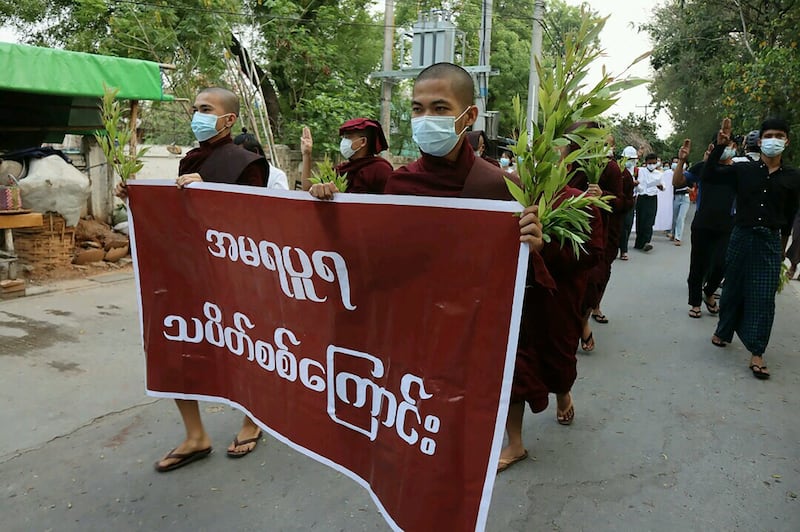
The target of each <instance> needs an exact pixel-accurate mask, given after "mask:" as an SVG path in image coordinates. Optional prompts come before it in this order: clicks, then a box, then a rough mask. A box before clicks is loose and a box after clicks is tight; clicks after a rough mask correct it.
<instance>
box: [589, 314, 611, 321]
mask: <svg viewBox="0 0 800 532" xmlns="http://www.w3.org/2000/svg"><path fill="white" fill-rule="evenodd" d="M592 318H594V321H596V322H597V323H608V318H606V315H605V314H592Z"/></svg>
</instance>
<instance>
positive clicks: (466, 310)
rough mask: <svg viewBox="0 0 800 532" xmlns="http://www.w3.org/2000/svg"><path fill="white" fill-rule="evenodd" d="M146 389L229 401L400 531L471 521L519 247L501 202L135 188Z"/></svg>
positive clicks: (486, 494) (507, 341)
mask: <svg viewBox="0 0 800 532" xmlns="http://www.w3.org/2000/svg"><path fill="white" fill-rule="evenodd" d="M129 194H130V200H129V209H130V213H131V220H132V222H133V223H132V229H133V230H132V234H131V236H132V241H133V244H134V246H133V247H134V259H135V264H136V276H137V282H138V286H139V291H140V315H141V321H142V335H143V339H144V350H145V353H146V358H147V392H148V394H150V395H153V396H158V397H174V398H185V399H201V400H208V401H221V402H226V403H229V404H232V405H234V406H236V407H237V408H240V409H242V410H243V411H245V412H247V413H248V414H250V415H251V416H252V417H253V418H254V419H256V422H257V423H258V424H259V425H260V426H261V427H262V428H263V429H265V430H266V431H267V432H269V433H270V434H272V435H273V436H275V437H276V438H278V439H279V440H281V441H283V442H285V443H287V444H288V445H291V446H292V447H294V448H295V449H297V450H299V451H300V452H302V453H304V454H306V455H308V456H310V457H312V458H314V459H316V460H319V461H321V462H323V463H325V464H327V465H329V466H331V467H334V468H335V469H337V470H339V471H341V472H343V473H345V474H347V475H348V476H350V477H351V478H353V479H354V480H356V481H357V482H359V483H360V484H362V485H363V486H364V487H365V488H367V489H368V490H369V491H370V493H371V495H372V498H373V499H374V500H375V502H376V503H377V505H378V507H379V508H380V511H381V512H382V514H383V515H384V517H385V518H386V520H387V522H388V523H389V524H390V525H391V527H392V528H393V529H395V530H402V529H404V530H414V531H415V530H453V531H458V530H473V529H479V530H480V529H483V527H484V524H485V521H486V516H487V513H488V507H489V501H490V499H491V491H492V486H493V484H494V478H495V471H496V464H497V460H498V456H499V453H500V447H501V444H502V437H503V428H504V423H505V414H506V411H507V409H508V398H509V393H510V386H511V378H512V374H513V365H514V358H515V351H516V344H517V335H518V325H519V320H520V314H521V307H522V295H523V290H524V283H525V272H526V264H527V250H526V249H525V247H524V246H520V244H519V226H518V223H517V221H518V219H517V218H516V217H514V216H513V215H512V214H511V213H513V212H515V211H518V210H519V205H518V204H516V203H510V202H494V201H482V200H458V199H437V198H414V197H399V196H366V195H355V194H353V195H350V194H340V195H338V196H337V200H335V201H333V202H322V201H315V200H313V199H311V198H310V196H309V195H308V194H307V193H301V192H277V191H271V190H266V189H256V188H250V187H236V186H226V185H215V184H206V183H202V184H196V185H192V186H190V187H189V188H188V189H185V190H179V189H177V188H176V187H175V185H174V183H166V182H152V181H149V182H139V183H133V182H131V184H130V186H129Z"/></svg>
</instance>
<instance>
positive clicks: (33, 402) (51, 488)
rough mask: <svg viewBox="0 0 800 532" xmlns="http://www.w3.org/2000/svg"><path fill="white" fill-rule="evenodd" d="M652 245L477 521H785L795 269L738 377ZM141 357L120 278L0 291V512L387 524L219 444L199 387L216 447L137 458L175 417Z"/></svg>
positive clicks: (270, 447) (362, 506) (295, 460)
mask: <svg viewBox="0 0 800 532" xmlns="http://www.w3.org/2000/svg"><path fill="white" fill-rule="evenodd" d="M655 244H656V249H655V250H654V251H653V252H652V253H650V254H649V255H643V254H640V253H636V252H634V253H632V254H631V260H630V261H629V262H627V263H624V262H619V261H618V262H616V263H615V265H614V276H613V279H612V283H611V287H610V291H609V295H608V297H607V301H606V302H605V304H604V310H605V312H606V314H607V315H608V317H609V318H610V320H611V323H609V324H608V325H605V326H602V325H597V326H596V332H595V336H596V337H597V342H598V347H597V349H596V350H595V351H594V352H593V353H592V354H591V355H582V356H581V357H580V362H579V380H578V382H577V384H576V386H575V390H574V396H575V402H576V412H577V416H576V421H575V424H574V425H573V426H571V427H562V426H559V425H558V424H556V422H555V419H554V418H555V412H554V406H553V405H551V407H550V409H548V410H547V411H546V412H544V413H542V414H540V415H538V416H532V415H527V416H526V419H525V427H524V430H525V438H526V440H527V445H528V447H529V449H530V451H531V456H532V460H529V461H526V462H525V463H522V464H520V465H517V466H515V467H514V468H512V469H510V470H509V471H508V472H506V473H504V474H503V475H501V476H500V477H499V478H498V480H497V486H496V488H495V492H494V497H493V501H492V507H491V512H490V517H489V524H488V529H489V530H491V531H540V530H542V531H546V530H564V531H575V530H591V531H618V530H632V531H645V530H654V531H673V530H703V529H705V530H726V531H728V530H743V531H754V530H781V531H784V530H785V531H796V530H800V500H798V495H800V416H799V415H798V412H800V395H798V391H800V386H798V384H800V357H799V356H798V348H797V346H798V344H800V333H799V332H798V326H797V325H798V319H797V317H798V315H800V282H793V283H792V286H791V288H790V289H789V290H788V291H787V292H786V293H784V294H782V295H781V296H779V298H778V317H777V320H776V323H775V328H774V330H773V340H772V342H771V344H770V350H769V352H768V354H767V361H768V363H769V366H770V369H771V371H772V373H773V377H772V379H771V380H769V381H766V382H762V381H757V380H755V379H754V378H753V377H752V376H751V374H750V372H749V371H748V370H747V361H748V357H747V353H746V352H745V351H744V350H743V348H742V347H741V344H739V343H737V342H735V343H734V344H733V345H731V346H729V347H728V348H726V349H719V348H715V347H714V346H712V345H711V343H710V342H709V337H710V335H711V332H712V330H713V326H714V323H715V318H713V317H711V316H709V315H707V314H704V315H703V318H702V319H700V320H691V319H689V318H688V316H687V315H686V310H687V306H686V304H685V300H686V294H685V277H686V270H687V263H688V253H689V246H688V245H687V246H683V247H680V248H677V247H674V246H671V245H669V243H668V242H666V240H665V239H664V238H663V237H657V238H656V240H655ZM143 370H144V367H143V357H142V355H141V346H140V341H139V338H138V318H137V314H136V298H135V293H134V284H133V282H132V281H131V280H130V279H127V280H125V279H123V280H120V279H119V276H117V277H113V276H112V277H107V276H106V277H101V278H98V279H96V280H95V281H90V282H86V283H80V284H73V285H70V287H69V289H67V290H58V291H55V292H51V293H48V294H43V295H39V296H35V297H28V298H24V299H20V300H14V301H7V302H2V303H0V399H2V405H3V409H2V410H1V411H0V423H2V427H3V430H2V431H0V485H1V486H2V490H3V491H2V494H0V529H2V530H3V531H9V532H11V531H29V530H35V531H39V530H58V531H62V530H64V531H73V530H74V531H94V530H97V531H101V530H102V531H106V530H111V529H114V530H120V531H127V530H166V529H169V530H177V531H183V530H192V531H200V530H207V531H216V530H235V531H239V530H267V531H301V530H302V531H307V530H320V531H336V530H343V531H359V530H379V531H382V530H387V526H386V525H385V524H384V522H383V520H382V518H381V517H380V515H379V514H378V512H377V510H376V509H375V505H374V504H373V503H372V501H371V499H370V498H369V496H368V495H367V494H366V492H365V491H364V490H363V489H361V488H360V487H359V486H357V485H356V484H355V483H354V482H352V481H351V480H349V479H347V478H346V477H343V476H342V475H340V474H338V473H335V472H333V471H332V470H330V469H328V468H326V467H325V466H322V465H320V464H317V463H316V462H314V461H312V460H311V459H309V458H306V457H304V456H302V455H300V454H298V453H296V452H294V451H292V450H290V449H289V448H287V447H286V446H284V445H282V444H280V443H278V442H276V441H274V440H268V439H267V440H264V441H262V443H261V445H259V447H258V449H257V450H256V452H254V453H253V454H252V455H250V456H248V457H246V458H244V459H242V460H229V459H227V458H226V457H225V455H224V453H223V452H221V451H222V450H223V449H224V447H225V445H227V443H228V441H229V440H230V439H231V437H232V435H233V434H234V432H235V431H236V429H237V427H238V425H239V423H240V415H239V414H238V412H236V411H234V410H233V409H231V408H229V407H220V406H218V405H214V404H210V403H205V404H204V405H203V407H204V409H205V412H204V418H205V420H206V422H207V425H208V429H209V432H210V433H211V435H212V438H213V439H214V441H215V445H216V449H217V450H218V452H216V453H215V454H213V455H212V456H211V458H210V459H208V460H205V461H203V462H201V463H199V464H196V465H193V466H191V467H188V468H186V469H181V470H178V471H175V472H172V473H170V474H168V475H159V474H157V473H155V472H154V471H153V469H152V463H153V461H155V460H156V459H157V458H158V457H159V456H160V455H161V454H163V453H164V452H165V451H167V450H169V449H170V448H171V447H172V446H173V445H174V444H177V443H178V441H179V440H180V439H181V436H182V434H181V426H180V423H179V419H178V415H177V412H176V411H175V410H174V406H173V405H172V402H171V401H167V400H162V401H158V400H153V399H151V398H148V397H146V396H145V395H144V391H143Z"/></svg>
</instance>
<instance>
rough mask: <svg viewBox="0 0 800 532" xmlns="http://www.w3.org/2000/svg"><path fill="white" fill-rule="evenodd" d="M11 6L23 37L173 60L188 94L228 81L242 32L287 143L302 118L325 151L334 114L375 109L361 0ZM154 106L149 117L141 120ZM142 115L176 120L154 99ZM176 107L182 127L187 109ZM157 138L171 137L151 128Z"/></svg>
mask: <svg viewBox="0 0 800 532" xmlns="http://www.w3.org/2000/svg"><path fill="white" fill-rule="evenodd" d="M16 4H17V3H16V2H10V1H9V0H0V22H5V23H12V24H14V25H15V26H16V27H17V28H19V29H20V30H22V33H23V34H25V35H27V36H28V37H27V39H26V40H27V42H28V43H30V44H37V45H45V46H55V47H61V48H67V49H71V50H78V51H84V52H92V53H103V54H109V55H116V56H120V57H131V58H136V59H148V60H152V61H157V62H160V63H170V64H174V65H175V66H176V67H177V68H176V70H174V71H172V72H170V73H168V75H167V81H168V83H169V85H170V89H171V91H172V92H173V94H175V95H176V96H178V97H181V98H189V99H191V98H193V97H194V94H195V93H196V92H197V90H198V88H200V87H203V86H209V85H223V86H230V85H231V84H232V80H231V79H230V76H229V75H228V74H227V73H226V68H227V66H228V65H227V63H226V56H227V57H232V56H233V57H235V56H236V55H237V53H238V52H239V51H240V50H239V49H238V48H237V45H238V41H236V39H235V36H236V35H237V34H239V33H250V34H251V35H252V37H253V39H252V40H253V42H255V43H257V46H255V47H254V48H255V50H253V57H254V60H255V62H256V63H257V64H258V65H259V66H260V68H259V71H258V72H259V74H261V75H262V76H263V79H260V80H258V81H259V82H260V83H261V85H262V87H264V88H266V89H267V90H265V91H264V92H265V98H266V99H267V106H268V109H269V110H270V115H271V119H272V120H273V121H274V122H273V125H274V126H275V128H274V133H275V136H276V137H277V138H278V139H279V140H283V141H285V142H290V143H292V144H294V143H296V142H297V139H299V136H300V135H299V131H300V128H301V127H302V125H304V124H308V125H311V126H312V127H314V128H315V130H316V131H315V132H316V133H317V137H318V138H319V139H320V141H321V142H320V143H319V146H320V147H321V148H331V146H332V143H330V142H325V141H324V140H325V139H330V138H336V137H337V136H338V134H337V133H338V132H337V129H338V126H339V125H340V124H341V122H342V121H343V119H344V118H343V117H345V118H352V117H353V116H358V115H367V116H373V117H374V116H376V114H377V105H378V93H377V83H375V82H372V81H370V80H369V78H368V76H369V74H370V73H371V72H372V71H373V70H375V69H376V68H377V67H378V65H379V60H380V56H381V47H380V43H382V28H381V24H380V23H378V22H377V21H376V20H375V18H374V17H373V15H371V14H370V12H369V9H367V8H368V6H369V5H370V4H371V2H370V1H369V0H344V1H342V2H338V1H334V0H300V1H286V0H180V1H179V2H168V1H166V0H143V1H140V2H139V1H137V2H127V1H114V0H81V1H78V2H75V1H69V0H36V1H34V2H26V3H25V7H24V8H23V9H18V8H17V6H16ZM42 21H44V22H42ZM269 89H273V90H269ZM172 105H174V104H172ZM156 109H158V110H159V111H155V112H154V113H155V114H156V115H159V113H160V115H159V116H158V117H157V118H156V117H148V116H147V114H146V113H147V112H148V111H151V112H153V110H156ZM143 111H144V112H143V116H142V119H143V121H145V123H148V124H149V125H160V124H163V123H174V122H173V120H174V119H175V118H176V117H175V115H174V113H172V112H171V111H168V110H165V109H164V108H163V107H162V105H153V106H148V107H147V108H145V109H144V110H143ZM184 112H185V113H186V115H185V119H184V122H183V124H184V128H185V129H186V130H187V131H188V127H187V121H188V116H189V111H188V106H185V107H184ZM165 135H167V136H170V135H171V133H170V132H169V131H167V132H163V131H157V132H154V136H155V137H159V138H163V137H164V136H165Z"/></svg>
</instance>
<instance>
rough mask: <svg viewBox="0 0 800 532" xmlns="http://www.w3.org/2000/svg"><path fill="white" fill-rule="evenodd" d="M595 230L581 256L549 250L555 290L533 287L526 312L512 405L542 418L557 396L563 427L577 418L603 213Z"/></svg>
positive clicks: (567, 192) (568, 192)
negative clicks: (587, 299) (523, 405)
mask: <svg viewBox="0 0 800 532" xmlns="http://www.w3.org/2000/svg"><path fill="white" fill-rule="evenodd" d="M561 194H562V195H561V197H560V198H559V203H560V202H561V201H564V200H566V199H567V198H570V197H575V196H579V195H580V194H581V191H580V190H577V189H574V188H571V187H569V186H567V187H565V188H564V189H563V190H562V193H561ZM591 227H592V233H591V235H590V238H589V240H588V241H587V242H586V243H585V244H584V249H583V250H582V251H581V253H580V254H579V255H577V256H576V255H575V252H574V250H573V249H572V247H571V246H569V245H565V246H562V245H561V244H560V243H559V242H558V241H557V240H555V239H554V240H552V241H550V242H549V243H546V244H545V245H544V248H543V249H542V252H541V255H542V257H543V258H544V262H545V265H546V266H547V270H548V272H550V275H551V276H552V278H553V279H554V281H555V289H548V288H545V287H543V286H541V285H540V284H536V283H529V284H528V286H527V287H526V292H525V303H524V305H523V309H522V326H521V328H520V338H519V347H518V349H517V364H516V366H515V370H514V384H513V387H512V389H511V399H512V401H523V400H524V401H525V402H527V403H528V405H530V408H531V410H532V411H533V412H534V413H538V412H542V411H543V410H545V409H546V408H547V404H548V395H549V394H550V393H553V394H555V395H556V399H557V403H558V404H557V411H556V419H557V420H558V422H559V423H561V424H562V425H569V424H571V423H572V420H573V418H574V416H575V409H574V406H573V403H572V396H571V394H570V391H571V390H572V386H573V384H574V383H575V379H576V377H577V375H578V373H577V358H576V352H577V349H578V342H579V341H580V339H581V334H582V331H583V320H584V309H583V300H584V295H585V292H586V287H587V284H588V282H589V272H590V271H591V270H592V268H593V267H594V266H595V265H596V264H597V263H598V262H599V261H600V259H601V256H602V252H603V224H602V220H601V218H600V211H599V209H597V208H592V221H591ZM510 443H513V442H511V441H510ZM522 451H524V449H516V451H515V452H517V453H519V452H522ZM512 455H513V453H512Z"/></svg>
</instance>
